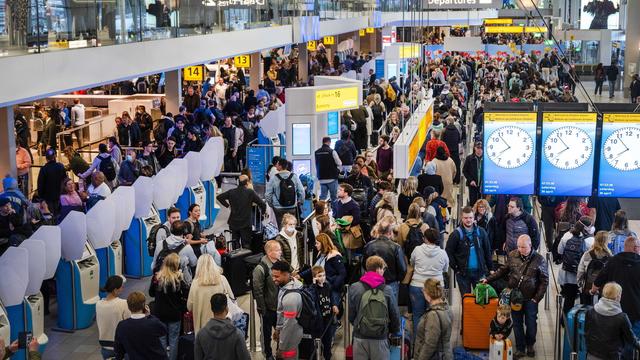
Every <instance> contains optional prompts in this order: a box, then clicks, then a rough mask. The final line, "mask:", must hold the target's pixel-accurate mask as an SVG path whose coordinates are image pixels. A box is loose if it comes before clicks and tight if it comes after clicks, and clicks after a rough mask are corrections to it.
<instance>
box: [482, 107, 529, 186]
mask: <svg viewBox="0 0 640 360" xmlns="http://www.w3.org/2000/svg"><path fill="white" fill-rule="evenodd" d="M536 121H537V114H536V113H534V112H499V113H485V114H484V142H483V143H484V152H483V170H482V193H483V194H505V195H506V194H511V195H531V194H533V193H534V189H535V186H534V179H535V173H536Z"/></svg>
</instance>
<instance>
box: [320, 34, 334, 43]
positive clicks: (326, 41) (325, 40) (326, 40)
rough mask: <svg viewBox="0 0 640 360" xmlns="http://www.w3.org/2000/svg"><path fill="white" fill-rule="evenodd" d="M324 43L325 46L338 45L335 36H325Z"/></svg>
mask: <svg viewBox="0 0 640 360" xmlns="http://www.w3.org/2000/svg"><path fill="white" fill-rule="evenodd" d="M322 43H323V44H325V45H334V44H335V43H336V37H335V36H325V37H323V38H322Z"/></svg>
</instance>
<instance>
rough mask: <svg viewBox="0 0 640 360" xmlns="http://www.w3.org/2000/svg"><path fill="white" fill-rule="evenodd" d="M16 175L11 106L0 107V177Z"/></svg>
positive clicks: (14, 139)
mask: <svg viewBox="0 0 640 360" xmlns="http://www.w3.org/2000/svg"><path fill="white" fill-rule="evenodd" d="M7 174H9V175H11V176H13V177H14V178H15V177H16V175H17V169H16V138H15V136H14V129H13V108H12V107H10V106H7V107H4V108H0V177H1V178H4V177H5V175H7Z"/></svg>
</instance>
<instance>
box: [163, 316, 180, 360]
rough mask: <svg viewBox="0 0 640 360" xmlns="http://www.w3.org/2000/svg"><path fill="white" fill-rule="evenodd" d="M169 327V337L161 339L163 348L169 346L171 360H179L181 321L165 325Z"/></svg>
mask: <svg viewBox="0 0 640 360" xmlns="http://www.w3.org/2000/svg"><path fill="white" fill-rule="evenodd" d="M164 324H165V325H166V326H167V336H163V337H161V338H160V343H161V344H162V348H163V349H166V348H167V345H169V360H176V359H178V339H179V338H180V321H176V322H169V323H164Z"/></svg>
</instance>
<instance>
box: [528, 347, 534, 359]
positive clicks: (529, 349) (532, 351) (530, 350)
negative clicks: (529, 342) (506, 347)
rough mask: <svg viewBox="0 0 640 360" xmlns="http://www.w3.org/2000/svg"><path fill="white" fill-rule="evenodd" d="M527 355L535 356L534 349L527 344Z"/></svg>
mask: <svg viewBox="0 0 640 360" xmlns="http://www.w3.org/2000/svg"><path fill="white" fill-rule="evenodd" d="M527 356H528V357H536V350H535V349H534V348H533V346H527Z"/></svg>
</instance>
